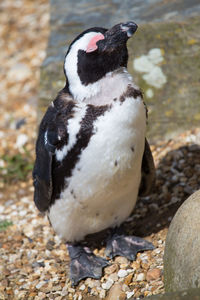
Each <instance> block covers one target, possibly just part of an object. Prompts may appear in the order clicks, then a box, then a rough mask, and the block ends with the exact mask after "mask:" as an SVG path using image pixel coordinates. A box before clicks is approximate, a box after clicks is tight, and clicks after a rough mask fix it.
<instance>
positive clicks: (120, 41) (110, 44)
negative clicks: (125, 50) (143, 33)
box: [98, 22, 138, 52]
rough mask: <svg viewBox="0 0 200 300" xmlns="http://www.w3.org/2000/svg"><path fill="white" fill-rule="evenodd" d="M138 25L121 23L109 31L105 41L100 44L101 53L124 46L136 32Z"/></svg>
mask: <svg viewBox="0 0 200 300" xmlns="http://www.w3.org/2000/svg"><path fill="white" fill-rule="evenodd" d="M137 27H138V26H137V24H135V23H134V22H127V23H119V24H117V25H115V26H113V27H112V28H111V29H109V30H107V31H106V33H105V34H104V35H105V39H104V40H101V41H99V42H98V48H99V50H100V51H109V52H111V51H113V50H114V49H117V48H119V47H121V46H123V45H126V42H127V40H128V39H129V38H130V37H131V36H132V35H133V34H134V33H135V32H136V30H137Z"/></svg>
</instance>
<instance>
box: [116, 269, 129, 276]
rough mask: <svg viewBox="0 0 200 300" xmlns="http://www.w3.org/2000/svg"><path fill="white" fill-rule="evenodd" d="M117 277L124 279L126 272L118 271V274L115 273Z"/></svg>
mask: <svg viewBox="0 0 200 300" xmlns="http://www.w3.org/2000/svg"><path fill="white" fill-rule="evenodd" d="M117 275H118V277H119V278H123V277H126V276H127V275H128V272H127V271H126V270H123V269H121V270H119V271H118V273H117Z"/></svg>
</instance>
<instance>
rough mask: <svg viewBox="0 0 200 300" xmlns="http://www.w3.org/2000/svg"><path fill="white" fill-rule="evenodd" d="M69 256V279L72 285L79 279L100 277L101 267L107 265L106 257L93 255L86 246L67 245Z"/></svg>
mask: <svg viewBox="0 0 200 300" xmlns="http://www.w3.org/2000/svg"><path fill="white" fill-rule="evenodd" d="M68 250H69V254H70V257H71V263H70V279H71V281H72V285H73V286H75V285H77V284H78V283H79V281H80V280H82V279H84V278H87V277H90V278H94V279H100V278H101V276H102V268H103V267H106V266H107V265H108V262H107V260H106V259H104V258H102V257H98V256H95V255H94V254H93V253H92V252H90V251H89V249H87V248H83V247H81V246H76V247H75V246H71V245H70V246H68Z"/></svg>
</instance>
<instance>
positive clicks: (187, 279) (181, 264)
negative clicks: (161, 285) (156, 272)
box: [164, 190, 200, 291]
mask: <svg viewBox="0 0 200 300" xmlns="http://www.w3.org/2000/svg"><path fill="white" fill-rule="evenodd" d="M164 281H165V289H166V291H178V290H184V289H188V288H197V287H200V190H199V191H197V192H196V193H194V194H192V195H191V196H190V197H189V198H188V199H187V200H186V201H185V202H184V203H183V204H182V206H181V207H180V208H179V209H178V211H177V213H176V215H175V216H174V218H173V220H172V222H171V224H170V227H169V231H168V235H167V239H166V246H165V254H164Z"/></svg>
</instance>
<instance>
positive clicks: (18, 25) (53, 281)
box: [0, 0, 200, 300]
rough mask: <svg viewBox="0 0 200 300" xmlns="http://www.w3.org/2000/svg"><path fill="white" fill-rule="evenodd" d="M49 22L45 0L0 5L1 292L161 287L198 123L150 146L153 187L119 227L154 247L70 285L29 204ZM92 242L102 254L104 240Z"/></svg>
mask: <svg viewBox="0 0 200 300" xmlns="http://www.w3.org/2000/svg"><path fill="white" fill-rule="evenodd" d="M48 22H49V5H48V3H47V1H46V0H35V1H30V0H15V1H12V0H6V1H3V2H2V3H1V4H0V46H1V48H3V49H4V51H0V64H1V68H0V87H1V95H0V137H1V145H0V176H1V178H2V179H3V180H1V182H0V189H1V191H0V299H57V300H60V299H73V300H81V299H91V298H92V296H93V297H94V299H104V298H105V297H107V299H108V300H111V299H117V295H118V296H120V297H121V298H120V299H122V300H123V299H129V298H131V297H134V299H142V298H143V297H144V296H149V295H152V294H159V293H163V292H164V287H163V251H164V245H165V238H166V234H167V228H168V226H169V223H170V221H171V219H172V217H173V215H174V213H175V212H176V210H177V208H178V207H179V206H180V205H181V203H182V202H183V201H184V200H185V199H186V198H187V197H188V196H189V195H190V194H192V193H193V192H194V191H196V190H197V189H198V188H199V186H200V159H199V157H200V129H194V130H191V131H187V132H184V133H182V134H181V135H179V136H177V137H176V138H175V139H173V140H169V141H159V142H158V143H157V144H155V145H152V146H151V147H152V151H153V155H154V159H155V163H156V168H157V171H156V172H157V182H156V187H155V190H154V192H153V194H152V195H150V196H149V197H145V198H141V199H139V201H138V203H137V207H136V209H135V210H134V214H133V215H132V216H131V217H130V218H129V219H128V220H127V222H126V223H125V224H124V227H125V230H126V231H127V232H128V233H132V234H133V233H134V234H135V235H138V236H143V237H145V238H147V239H148V240H149V241H152V242H153V244H154V245H155V250H153V251H146V252H144V253H140V254H138V255H137V259H136V261H134V262H130V261H128V260H127V259H126V258H123V257H117V258H115V259H114V260H110V265H109V266H108V267H106V268H105V270H104V276H103V277H102V278H101V280H93V279H86V280H83V281H81V282H80V284H79V285H78V286H77V287H76V288H73V287H71V283H70V280H69V278H68V271H69V256H68V253H67V251H66V247H65V244H64V243H63V242H62V241H61V240H60V239H59V238H58V237H57V236H56V235H55V234H54V232H53V230H52V228H51V227H50V226H49V224H48V220H47V218H46V217H44V216H42V215H41V214H40V213H39V212H38V211H37V209H36V208H35V206H34V203H33V187H32V179H31V171H30V170H31V168H32V164H33V159H34V141H35V138H36V118H37V116H36V102H37V89H38V82H39V66H40V64H41V62H42V60H43V59H44V57H45V47H46V44H47V38H48ZM5 49H6V51H5ZM2 221H4V222H3V223H2ZM6 222H7V223H6ZM2 224H3V225H2ZM8 225H10V226H8ZM3 226H4V227H3ZM6 226H7V229H5V227H6ZM88 243H90V241H88ZM93 248H94V253H96V254H97V255H102V256H104V244H103V243H102V245H101V244H98V247H97V246H96V245H95V244H93Z"/></svg>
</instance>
